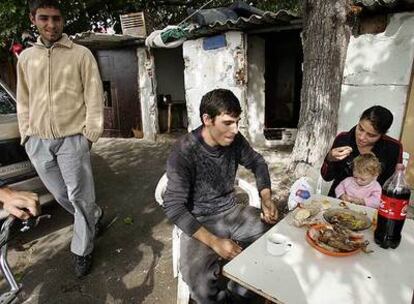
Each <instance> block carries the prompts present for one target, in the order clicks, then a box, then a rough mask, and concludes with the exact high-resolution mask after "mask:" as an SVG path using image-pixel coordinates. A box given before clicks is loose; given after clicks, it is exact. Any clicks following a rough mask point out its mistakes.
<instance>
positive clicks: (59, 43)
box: [35, 34, 73, 48]
mask: <svg viewBox="0 0 414 304" xmlns="http://www.w3.org/2000/svg"><path fill="white" fill-rule="evenodd" d="M35 45H37V46H40V47H46V46H45V45H44V44H43V42H42V40H41V37H40V36H39V37H37V41H36V44H35ZM72 45H73V42H72V41H71V40H70V39H69V37H68V35H66V34H62V37H61V38H60V39H59V40H58V41H56V42H55V43H54V44H53V47H56V46H59V47H61V46H62V47H66V48H71V47H72Z"/></svg>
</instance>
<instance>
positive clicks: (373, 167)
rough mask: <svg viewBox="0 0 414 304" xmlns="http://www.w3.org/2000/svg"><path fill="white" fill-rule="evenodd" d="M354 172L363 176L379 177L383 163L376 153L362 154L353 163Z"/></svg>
mask: <svg viewBox="0 0 414 304" xmlns="http://www.w3.org/2000/svg"><path fill="white" fill-rule="evenodd" d="M353 165H354V171H356V172H358V173H362V174H367V173H368V174H370V175H372V176H378V175H380V173H381V163H380V162H379V160H378V158H377V157H376V156H375V155H374V153H366V154H361V155H359V156H357V157H355V159H354V161H353Z"/></svg>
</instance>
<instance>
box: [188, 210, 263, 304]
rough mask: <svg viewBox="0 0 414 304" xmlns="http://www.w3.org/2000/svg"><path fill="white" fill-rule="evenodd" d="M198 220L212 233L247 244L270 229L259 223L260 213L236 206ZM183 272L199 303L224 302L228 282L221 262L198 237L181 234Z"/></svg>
mask: <svg viewBox="0 0 414 304" xmlns="http://www.w3.org/2000/svg"><path fill="white" fill-rule="evenodd" d="M197 220H198V221H199V222H200V223H201V224H202V225H203V226H204V227H205V228H206V229H207V230H208V231H210V232H211V233H213V234H215V235H216V236H218V237H221V238H228V239H232V240H234V241H236V242H238V243H241V244H243V245H248V244H250V243H252V242H254V241H255V240H257V239H258V238H259V237H260V236H262V235H263V233H265V232H266V231H267V229H269V226H268V225H267V224H265V223H263V222H262V221H261V220H260V210H259V209H257V208H254V207H251V206H240V205H236V206H234V207H233V208H231V209H229V210H227V211H225V212H223V213H221V214H216V215H211V216H200V217H197ZM180 250H181V251H180V270H181V273H182V276H183V279H184V281H185V282H186V283H187V285H188V286H189V288H190V293H191V297H192V298H193V299H194V300H195V301H197V303H198V304H210V303H211V304H218V303H224V301H225V299H226V289H227V281H228V280H227V279H226V278H224V277H223V276H222V275H221V267H222V266H223V265H222V262H221V261H220V258H219V256H218V255H217V254H216V253H215V252H214V251H213V250H212V249H211V248H210V247H208V246H206V245H204V244H203V243H202V242H200V241H198V240H197V239H195V238H192V237H189V236H187V235H185V234H182V235H181V248H180Z"/></svg>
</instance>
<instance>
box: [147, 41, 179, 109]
mask: <svg viewBox="0 0 414 304" xmlns="http://www.w3.org/2000/svg"><path fill="white" fill-rule="evenodd" d="M153 53H154V57H155V73H156V74H155V75H156V78H157V93H158V94H163V95H166V94H170V95H171V98H172V100H173V101H174V100H175V101H184V100H185V96H184V95H185V93H184V60H183V50H182V47H177V48H173V49H154V50H153Z"/></svg>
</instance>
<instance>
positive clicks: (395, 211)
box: [378, 195, 408, 220]
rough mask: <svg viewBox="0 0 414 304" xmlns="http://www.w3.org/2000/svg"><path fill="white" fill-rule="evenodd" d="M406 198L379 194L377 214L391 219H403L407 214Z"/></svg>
mask: <svg viewBox="0 0 414 304" xmlns="http://www.w3.org/2000/svg"><path fill="white" fill-rule="evenodd" d="M407 209H408V200H404V199H398V198H393V197H388V196H386V195H382V196H381V204H380V207H379V209H378V214H380V215H382V216H383V217H386V218H389V219H392V220H404V219H405V216H406V215H407Z"/></svg>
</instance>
